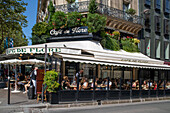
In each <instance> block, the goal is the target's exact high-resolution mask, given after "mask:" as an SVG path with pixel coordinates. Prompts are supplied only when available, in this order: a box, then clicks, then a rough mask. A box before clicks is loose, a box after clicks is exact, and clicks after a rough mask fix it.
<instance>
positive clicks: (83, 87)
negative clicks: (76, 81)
mask: <svg viewBox="0 0 170 113" xmlns="http://www.w3.org/2000/svg"><path fill="white" fill-rule="evenodd" d="M82 89H84V90H86V89H88V80H87V79H84V82H83V85H82Z"/></svg>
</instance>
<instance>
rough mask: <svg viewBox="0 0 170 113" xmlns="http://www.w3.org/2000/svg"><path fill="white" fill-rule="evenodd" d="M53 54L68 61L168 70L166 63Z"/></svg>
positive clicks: (169, 67)
mask: <svg viewBox="0 0 170 113" xmlns="http://www.w3.org/2000/svg"><path fill="white" fill-rule="evenodd" d="M54 56H55V57H58V58H62V59H63V61H69V62H80V63H89V64H100V65H110V66H120V67H134V68H147V69H164V70H170V66H168V65H160V64H149V63H139V62H136V63H135V62H125V61H115V60H111V59H110V60H107V59H102V58H100V59H99V58H95V57H93V55H75V54H62V53H55V54H54Z"/></svg>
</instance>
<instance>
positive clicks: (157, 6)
mask: <svg viewBox="0 0 170 113" xmlns="http://www.w3.org/2000/svg"><path fill="white" fill-rule="evenodd" d="M160 8H161V0H155V9H160Z"/></svg>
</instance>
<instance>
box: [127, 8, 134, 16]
mask: <svg viewBox="0 0 170 113" xmlns="http://www.w3.org/2000/svg"><path fill="white" fill-rule="evenodd" d="M126 13H127V14H130V15H134V14H135V13H136V10H134V9H132V8H130V9H128V10H126Z"/></svg>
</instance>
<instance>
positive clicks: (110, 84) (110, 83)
mask: <svg viewBox="0 0 170 113" xmlns="http://www.w3.org/2000/svg"><path fill="white" fill-rule="evenodd" d="M107 84H108V79H106V81H105V83H104V85H105V87H106V88H105V89H106V90H107ZM111 86H112V82H111V81H109V90H110V88H111Z"/></svg>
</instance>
